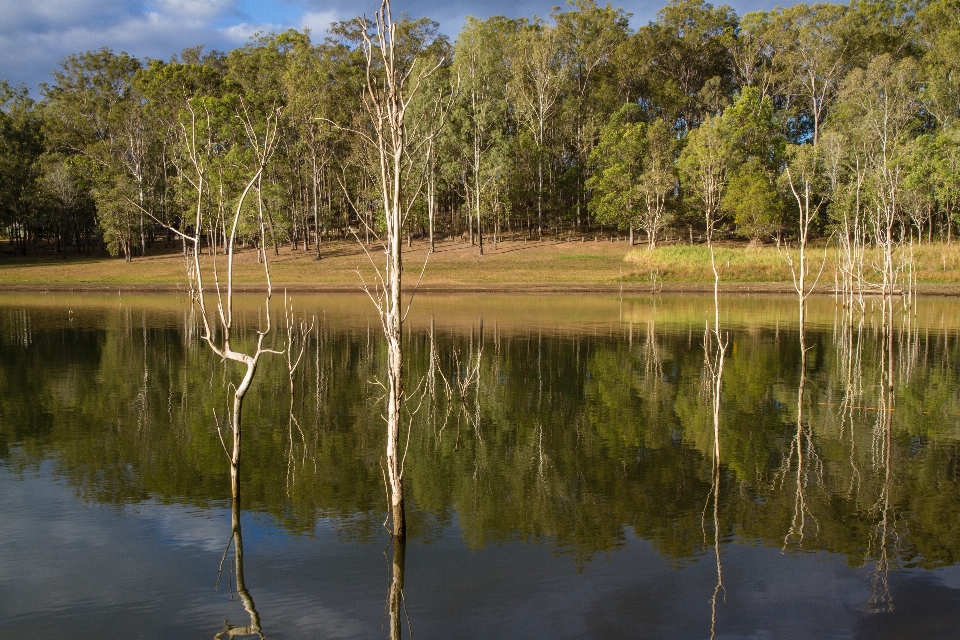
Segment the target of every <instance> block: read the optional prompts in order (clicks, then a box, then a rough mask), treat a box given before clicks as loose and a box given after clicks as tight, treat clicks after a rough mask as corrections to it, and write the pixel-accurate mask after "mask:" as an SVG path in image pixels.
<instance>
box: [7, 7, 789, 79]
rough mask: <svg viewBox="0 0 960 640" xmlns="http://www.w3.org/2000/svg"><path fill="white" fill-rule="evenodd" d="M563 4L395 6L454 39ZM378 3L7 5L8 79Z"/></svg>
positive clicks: (349, 14)
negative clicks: (474, 20)
mask: <svg viewBox="0 0 960 640" xmlns="http://www.w3.org/2000/svg"><path fill="white" fill-rule="evenodd" d="M557 4H559V5H563V6H566V5H565V4H564V3H563V2H559V1H555V0H551V1H549V2H547V1H544V0H516V1H513V2H510V1H507V0H494V1H492V2H483V3H476V2H467V1H465V0H450V1H448V2H443V3H437V2H433V1H430V0H408V1H406V2H394V3H393V9H394V12H395V13H396V14H397V15H399V14H400V13H401V12H407V13H408V14H409V15H411V16H412V17H420V16H427V17H429V18H432V19H434V20H436V21H437V22H439V23H440V25H441V29H442V30H443V32H444V33H446V34H447V35H449V36H450V37H451V38H453V37H455V36H456V34H457V32H458V31H459V30H460V27H461V25H462V24H463V21H464V18H465V16H467V15H474V16H477V17H481V18H486V17H489V16H491V15H496V14H506V15H509V16H511V17H524V16H527V17H529V16H533V15H534V14H536V15H539V16H541V17H547V16H549V14H550V12H551V10H552V8H553V7H554V5H557ZM598 4H600V5H603V4H605V3H604V2H599V3H598ZM664 4H666V3H665V2H650V1H646V0H624V1H623V2H621V3H614V5H615V6H623V8H624V10H625V11H627V12H629V13H632V14H633V19H632V22H631V24H632V25H633V26H634V27H637V26H639V25H642V24H645V23H646V22H648V21H649V20H652V19H654V17H655V14H656V12H657V10H659V9H660V8H661V7H662V6H663V5H664ZM716 4H720V3H716ZM731 4H732V6H733V8H734V9H736V10H737V11H738V13H740V14H743V13H747V12H749V11H755V10H757V9H772V8H773V7H774V6H775V5H776V4H777V2H776V1H775V0H736V1H735V2H732V3H731ZM783 4H787V5H789V4H793V3H792V2H787V3H783ZM378 6H379V2H377V1H375V0H360V1H359V2H358V1H357V0H267V1H263V2H260V1H258V0H43V1H41V2H22V1H21V0H0V15H2V16H3V20H2V21H0V79H3V78H7V79H9V80H10V81H11V82H13V83H14V84H17V83H25V84H27V85H28V86H30V87H31V88H34V87H36V86H37V85H38V84H39V83H40V82H50V81H51V75H50V74H51V72H52V71H53V70H54V69H55V68H56V67H57V64H58V62H59V61H60V60H63V59H64V58H66V57H67V56H68V55H70V54H73V53H82V52H84V51H95V50H98V49H100V48H102V47H108V48H111V49H113V50H115V51H126V52H128V53H130V54H132V55H135V56H138V57H151V58H160V59H163V60H167V59H169V58H170V55H171V54H173V53H177V52H179V51H181V50H183V49H184V48H185V47H192V46H196V45H200V44H203V45H206V48H207V49H208V50H209V49H221V50H229V49H232V48H234V47H236V46H239V45H242V44H243V43H244V42H246V40H247V39H248V38H249V37H250V36H251V35H253V34H255V33H257V32H269V31H282V30H285V29H290V28H293V29H303V28H305V27H308V28H310V29H311V30H312V31H313V32H314V33H316V34H322V33H323V32H324V31H326V29H327V28H328V27H329V25H330V23H331V22H333V21H335V20H349V19H351V18H353V17H355V16H357V15H359V14H361V13H366V14H367V15H372V13H373V12H374V11H375V10H376V8H377V7H378Z"/></svg>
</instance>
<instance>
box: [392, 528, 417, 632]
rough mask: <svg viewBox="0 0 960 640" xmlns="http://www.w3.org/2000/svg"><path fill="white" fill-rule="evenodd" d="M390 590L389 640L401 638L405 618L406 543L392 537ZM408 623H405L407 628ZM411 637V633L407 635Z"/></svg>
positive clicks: (401, 539)
mask: <svg viewBox="0 0 960 640" xmlns="http://www.w3.org/2000/svg"><path fill="white" fill-rule="evenodd" d="M390 549H391V551H392V552H391V554H390V588H389V589H388V590H387V614H388V617H389V624H390V640H400V639H401V638H402V637H403V620H404V618H405V617H406V602H405V601H404V599H403V577H404V563H405V561H406V555H407V541H406V540H404V539H403V538H396V537H394V538H393V539H392V540H391V541H390ZM409 626H410V623H409V620H408V621H407V628H408V629H409ZM409 635H410V636H411V637H412V635H413V634H412V632H411V633H410V634H409Z"/></svg>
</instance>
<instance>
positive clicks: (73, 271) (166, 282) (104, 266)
mask: <svg viewBox="0 0 960 640" xmlns="http://www.w3.org/2000/svg"><path fill="white" fill-rule="evenodd" d="M3 248H4V250H5V251H6V253H5V254H4V255H0V289H5V290H18V289H19V290H112V289H118V288H120V289H139V290H158V291H168V290H184V289H187V288H189V284H188V277H187V267H188V262H187V261H186V260H184V258H183V256H182V255H181V253H180V252H179V250H178V249H177V248H176V247H174V246H171V247H169V248H167V249H164V247H163V245H162V244H158V245H154V248H153V250H152V251H153V252H152V253H151V252H149V251H148V255H147V256H146V257H141V258H135V259H134V260H133V261H132V262H130V263H126V262H124V261H123V259H120V258H107V257H97V256H85V255H78V254H76V253H68V254H67V258H66V259H62V258H61V259H55V257H54V253H53V251H52V250H50V249H46V248H43V247H40V248H36V249H33V250H32V251H31V253H30V254H29V255H27V256H15V255H11V253H10V251H11V247H9V246H7V245H6V243H4V247H3ZM427 248H428V246H427V243H426V242H422V241H414V242H413V243H412V246H410V247H409V248H406V247H405V251H404V258H405V267H404V278H405V286H407V287H412V286H413V285H414V284H415V283H416V281H417V278H418V277H419V275H420V272H421V269H423V264H424V259H425V258H426V255H427ZM368 250H369V251H371V252H374V251H375V249H374V245H370V246H369V248H368ZM321 251H322V259H321V260H316V254H315V249H313V248H311V251H309V252H305V251H303V250H302V249H300V250H296V251H293V250H291V249H290V247H289V246H286V247H281V248H280V253H279V255H274V254H273V251H272V250H268V254H269V255H268V257H269V258H270V273H271V277H272V280H273V284H274V287H275V288H277V289H279V288H288V289H291V290H304V291H306V290H316V291H323V290H338V291H339V290H343V291H349V290H356V289H357V288H358V286H359V285H360V282H361V275H362V277H363V278H364V279H365V280H366V281H367V282H368V283H371V284H372V283H373V282H374V279H375V274H374V271H373V269H372V267H371V265H370V260H369V259H368V257H367V255H365V251H364V248H363V247H362V246H361V245H359V244H358V243H356V242H355V241H352V240H350V241H340V242H325V243H324V244H323V245H322V247H321ZM379 255H382V254H376V253H371V257H373V259H375V260H378V259H379V258H378V256H379ZM809 255H810V260H809V262H810V276H809V279H811V280H812V279H814V278H816V275H817V272H818V271H820V265H821V263H823V271H822V274H821V275H820V279H819V283H818V287H817V288H818V290H819V291H822V292H824V293H827V292H832V291H833V288H834V273H835V266H836V257H837V256H836V249H835V248H832V247H831V248H828V249H827V250H826V251H824V250H823V249H822V248H819V249H813V250H811V251H810V253H809ZM716 256H717V265H718V269H719V271H720V278H721V286H722V288H723V289H725V290H732V291H768V292H792V291H793V285H792V279H791V275H790V269H789V267H788V265H787V263H786V261H785V260H784V259H783V257H782V256H781V255H780V254H779V253H778V251H777V249H776V247H773V246H769V245H767V246H761V247H750V246H747V245H746V244H745V243H736V242H729V243H724V244H723V245H721V246H719V247H718V249H717V252H716ZM872 259H873V256H871V255H868V256H866V259H865V266H864V271H865V273H867V274H868V275H869V273H870V271H871V266H870V265H871V260H872ZM914 259H915V265H916V269H917V276H918V280H919V282H920V290H921V291H926V292H929V293H950V294H954V293H956V294H960V246H958V245H954V246H949V247H948V246H945V245H942V244H932V245H923V246H919V247H914ZM203 260H204V262H205V265H206V267H207V268H206V273H205V278H206V284H207V285H208V286H209V285H212V284H213V281H212V275H211V274H212V269H210V268H209V267H211V266H212V264H211V262H212V260H211V257H210V256H204V257H203ZM217 263H218V266H219V269H220V270H219V273H220V275H221V277H223V276H224V274H225V266H226V260H225V258H224V257H223V256H218V258H217ZM358 272H359V274H360V275H358ZM234 279H235V284H236V285H237V288H238V289H239V290H249V289H254V288H262V284H263V282H264V278H263V267H262V266H261V265H259V264H258V263H257V253H256V251H254V250H252V249H244V250H241V251H239V253H238V254H237V257H236V264H235V268H234ZM712 284H713V274H712V271H711V268H710V258H709V252H708V250H707V248H706V246H703V245H695V246H690V245H686V244H672V245H666V246H661V247H659V248H657V249H656V250H655V251H652V252H651V251H647V249H646V247H645V246H636V247H634V248H633V249H631V248H630V247H628V246H627V244H626V243H625V242H622V241H616V242H611V241H609V240H607V241H600V242H597V241H593V240H588V241H585V242H583V241H580V240H575V241H563V242H560V241H557V240H553V239H550V240H546V239H545V240H544V241H542V242H538V241H529V242H524V241H507V242H501V243H499V245H498V246H497V248H494V246H493V244H492V243H489V242H488V243H486V244H485V245H484V256H483V257H479V256H478V255H477V247H476V246H475V245H473V246H471V245H470V244H469V243H467V242H456V241H449V240H444V241H442V242H438V243H437V245H436V251H435V252H434V253H433V254H432V255H431V256H430V258H429V261H428V263H427V266H426V269H425V271H424V272H423V280H422V282H421V288H422V289H423V290H434V291H610V290H619V289H621V288H622V289H623V290H624V291H650V290H653V289H656V290H661V289H662V290H664V291H679V290H683V291H688V290H689V291H706V290H710V289H711V287H712Z"/></svg>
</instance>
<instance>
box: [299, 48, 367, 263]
mask: <svg viewBox="0 0 960 640" xmlns="http://www.w3.org/2000/svg"><path fill="white" fill-rule="evenodd" d="M291 36H292V34H291ZM344 53H345V48H344V47H343V45H340V44H337V43H334V42H328V43H324V44H321V45H319V46H313V45H311V43H310V41H309V39H307V38H306V37H305V36H304V37H299V34H298V37H297V38H296V39H295V40H294V43H293V47H292V50H291V51H290V52H289V54H288V56H287V64H286V66H285V69H284V71H283V77H282V82H283V88H284V92H285V94H286V96H287V110H286V113H287V117H288V118H289V120H290V128H291V131H292V133H293V134H294V135H293V136H292V137H293V139H294V140H295V144H297V145H298V146H299V147H300V148H301V149H302V153H303V156H304V157H305V159H306V163H305V164H306V166H305V167H304V169H307V170H308V175H309V190H310V194H309V197H310V203H309V204H310V208H311V210H312V217H313V225H314V243H315V248H316V258H317V260H319V259H320V258H321V251H320V245H321V240H322V237H323V233H324V231H325V229H326V228H327V221H328V220H329V219H330V217H331V213H332V212H331V211H330V209H331V208H332V199H333V195H334V194H333V187H334V182H333V180H331V178H330V172H331V171H333V170H335V168H334V167H332V164H333V162H334V159H335V154H336V153H337V151H338V150H341V149H342V148H343V144H344V143H343V141H342V133H341V132H340V131H339V130H337V129H336V128H334V127H331V126H330V125H329V124H328V123H327V122H325V121H323V120H321V119H318V118H317V117H316V114H318V113H323V114H325V115H326V117H328V118H332V119H334V120H342V119H343V115H342V113H337V112H342V111H343V110H344V109H346V108H347V107H348V105H349V104H350V103H351V96H349V95H347V92H348V89H347V88H346V84H347V83H344V82H338V78H337V72H338V70H339V67H341V66H342V65H339V64H338V62H339V61H340V60H341V57H342V56H343V54H344ZM306 230H307V229H306V225H304V231H306ZM305 248H306V246H305Z"/></svg>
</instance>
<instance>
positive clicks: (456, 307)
mask: <svg viewBox="0 0 960 640" xmlns="http://www.w3.org/2000/svg"><path fill="white" fill-rule="evenodd" d="M809 303H810V308H809V310H808V317H807V321H806V323H805V327H804V344H803V347H801V342H800V333H799V331H798V323H797V318H796V316H797V310H796V307H797V305H796V300H795V298H792V297H788V296H784V297H777V296H755V297H744V296H726V297H724V298H722V299H721V301H720V313H719V317H720V323H721V331H722V335H723V337H724V339H725V341H726V350H725V357H724V365H723V370H722V375H721V377H720V380H721V389H722V393H721V396H720V406H719V411H718V414H717V416H716V423H715V422H714V414H713V408H712V407H713V405H712V399H711V398H712V395H711V389H712V382H713V381H714V380H715V378H714V377H713V375H714V374H713V372H712V371H711V364H712V363H713V361H707V360H705V357H706V356H707V355H709V353H708V352H706V351H705V349H704V341H705V339H709V337H707V338H705V326H706V322H707V321H710V322H712V319H713V317H714V315H713V298H712V297H711V296H700V295H682V294H673V295H661V296H656V297H650V296H629V297H620V296H617V295H598V296H589V295H503V296H500V295H493V294H484V295H441V294H432V295H424V294H418V296H417V298H416V300H415V301H414V302H413V305H412V309H411V311H410V315H409V318H408V319H407V322H406V324H405V329H404V331H405V336H404V338H405V348H406V349H407V361H406V365H405V376H406V378H405V387H406V389H407V393H408V394H409V397H408V399H407V407H408V410H409V413H408V415H406V418H405V420H406V421H407V422H406V423H405V425H404V429H403V434H402V435H403V440H402V443H401V444H402V446H403V447H404V448H405V451H406V458H405V463H404V474H405V484H406V491H407V500H408V505H407V527H408V542H407V543H406V545H405V549H404V552H403V555H401V556H400V558H401V561H400V564H399V567H400V570H401V576H402V577H401V584H402V587H403V588H402V599H401V603H400V608H399V609H398V608H397V607H396V606H395V604H392V603H391V595H392V587H391V585H392V584H393V580H394V579H395V577H396V572H397V562H396V558H397V556H396V550H394V549H392V545H391V543H390V536H389V533H388V531H387V529H386V528H385V526H384V521H385V518H386V514H387V511H388V504H387V498H386V493H385V486H384V472H383V466H382V457H383V449H384V442H385V427H384V422H383V419H382V414H383V411H384V408H383V400H382V397H383V392H382V389H381V387H380V386H379V384H378V382H379V381H380V380H381V379H382V377H383V376H384V375H385V363H386V352H385V347H384V341H383V339H382V336H381V331H380V325H379V320H378V318H377V316H376V315H375V314H374V311H373V308H372V304H371V303H370V301H369V300H368V299H367V298H366V297H365V296H362V295H348V294H336V295H306V294H296V295H294V296H292V297H291V298H290V299H289V300H288V301H287V306H288V307H290V308H292V309H293V316H292V318H293V320H292V322H290V321H288V320H287V319H286V318H285V314H284V304H285V303H284V298H283V294H282V293H280V294H279V295H277V294H275V295H274V298H273V301H272V306H271V311H272V314H273V316H272V317H273V332H272V333H271V334H270V336H268V338H267V342H266V344H269V345H272V346H274V347H276V348H277V349H283V348H284V347H285V345H286V344H287V342H288V339H289V340H292V343H293V346H294V349H293V353H292V354H291V358H290V360H289V361H288V359H287V357H286V356H284V355H271V354H268V355H265V356H263V359H262V361H261V366H260V368H259V369H258V371H257V374H256V378H255V381H254V384H253V386H252V388H251V390H250V392H249V393H248V395H247V398H246V403H245V405H244V413H243V424H244V432H243V438H244V440H243V447H244V449H243V450H244V453H243V461H242V465H241V468H240V486H241V494H240V496H241V497H240V499H239V502H234V501H232V500H231V488H230V477H229V467H228V462H227V457H226V455H225V452H224V446H223V444H222V443H221V440H220V437H219V436H218V431H217V428H218V425H220V426H221V427H223V428H226V424H227V422H226V420H228V418H227V411H228V406H227V405H228V403H227V399H228V395H229V385H230V384H236V383H237V382H238V381H239V377H240V370H239V367H237V366H236V365H233V364H230V363H226V364H225V363H223V362H222V361H220V359H219V358H216V357H215V356H214V355H213V354H212V353H211V350H210V349H209V347H208V346H207V345H206V344H205V343H204V342H203V341H202V340H201V329H200V324H199V320H198V316H197V312H196V310H195V309H194V308H192V307H191V305H190V303H189V300H188V299H187V297H186V296H176V295H173V294H169V295H168V294H153V295H126V294H125V295H122V296H121V295H107V294H84V295H79V294H77V295H73V294H53V293H50V294H41V293H37V294H30V295H27V294H5V295H2V296H0V637H3V638H64V637H68V638H104V637H137V638H213V637H219V638H226V637H240V636H244V637H256V636H257V634H259V635H260V636H261V637H268V638H305V637H309V638H378V637H383V638H388V637H391V635H393V636H394V637H395V636H396V634H397V630H396V625H397V624H399V632H400V634H401V635H402V637H404V638H406V637H418V638H551V639H552V638H710V637H716V638H812V637H817V638H861V637H862V638H882V637H889V638H911V637H915V638H930V637H939V638H949V637H960V380H958V378H960V300H956V299H952V298H934V297H931V298H923V299H921V300H920V301H919V303H918V304H917V306H916V308H915V309H902V308H900V307H898V311H897V315H896V317H895V318H894V320H893V322H892V323H890V324H885V323H884V322H883V321H882V315H881V313H880V310H879V307H877V308H874V304H873V303H872V302H871V301H869V300H868V301H867V309H866V312H865V313H863V314H860V313H857V314H853V315H852V316H848V315H845V314H844V313H843V312H842V310H840V309H838V308H837V306H836V304H835V301H834V298H833V297H832V296H822V297H819V298H811V299H810V300H809ZM265 313H266V311H265V309H264V307H263V300H262V298H259V297H257V296H254V295H249V296H244V297H242V298H241V299H240V300H239V301H238V310H237V316H238V320H237V324H238V326H240V327H241V333H242V339H241V341H240V346H241V347H249V346H250V345H251V344H252V341H253V339H254V331H255V330H256V328H257V327H258V326H260V325H259V323H260V322H262V320H263V318H264V317H265ZM301 323H302V324H301ZM288 325H289V329H290V331H289V333H288V330H287V329H288ZM311 326H312V327H313V329H312V330H309V328H310V327H311ZM714 342H715V341H714ZM804 349H805V350H806V357H805V358H801V354H802V353H803V350H804ZM301 354H302V356H301ZM298 357H299V360H298ZM294 363H296V365H297V366H296V367H295V368H293V367H292V364H294ZM292 368H293V371H292V373H291V369H292ZM801 374H802V375H801ZM715 428H716V431H715ZM407 434H409V436H408V435H407ZM224 437H226V436H224ZM715 442H719V463H718V462H717V451H716V448H715ZM718 464H719V466H718ZM241 530H242V539H241V537H240V536H239V535H234V534H235V532H237V533H238V532H240V531H241ZM241 540H242V542H241ZM238 552H240V553H238ZM398 612H399V614H398Z"/></svg>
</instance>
